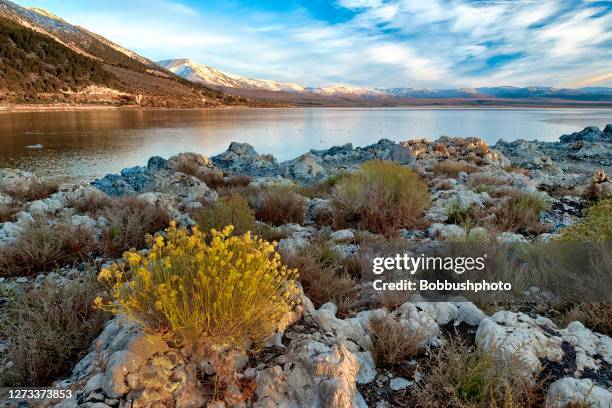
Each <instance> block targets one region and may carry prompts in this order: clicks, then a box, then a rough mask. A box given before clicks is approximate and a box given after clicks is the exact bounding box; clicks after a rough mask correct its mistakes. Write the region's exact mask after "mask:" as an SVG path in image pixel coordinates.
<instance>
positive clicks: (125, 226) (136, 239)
mask: <svg viewBox="0 0 612 408" xmlns="http://www.w3.org/2000/svg"><path fill="white" fill-rule="evenodd" d="M101 215H102V216H104V217H105V218H106V219H107V220H108V224H107V226H106V228H105V229H104V232H103V234H102V239H101V240H100V243H99V248H100V251H101V252H102V253H103V254H105V255H106V256H109V257H119V256H121V255H122V254H123V253H124V252H125V251H127V250H130V249H132V248H143V247H144V246H145V244H146V242H145V236H146V234H153V233H155V232H157V231H160V230H162V229H164V228H165V227H167V226H168V223H169V222H170V219H171V218H170V214H168V212H167V211H166V210H165V209H163V208H160V207H158V206H156V205H153V204H150V203H148V202H146V201H144V200H141V199H138V198H136V197H123V198H118V199H115V200H112V201H111V202H110V203H109V205H108V206H106V207H104V209H103V210H102V211H101Z"/></svg>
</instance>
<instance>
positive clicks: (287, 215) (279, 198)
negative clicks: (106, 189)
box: [255, 186, 305, 225]
mask: <svg viewBox="0 0 612 408" xmlns="http://www.w3.org/2000/svg"><path fill="white" fill-rule="evenodd" d="M304 213H305V208H304V198H303V197H302V196H301V195H299V194H297V193H296V192H294V191H293V189H291V188H290V187H284V186H274V187H269V188H267V189H265V190H263V191H262V192H261V193H260V195H259V197H257V201H256V204H255V216H256V217H257V219H258V220H260V221H263V222H265V223H268V224H272V225H282V224H289V223H295V224H303V223H304Z"/></svg>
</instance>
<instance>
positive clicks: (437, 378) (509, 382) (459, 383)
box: [406, 340, 545, 408]
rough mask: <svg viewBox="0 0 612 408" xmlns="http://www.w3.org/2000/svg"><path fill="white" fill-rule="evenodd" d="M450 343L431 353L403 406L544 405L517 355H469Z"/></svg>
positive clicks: (480, 352)
mask: <svg viewBox="0 0 612 408" xmlns="http://www.w3.org/2000/svg"><path fill="white" fill-rule="evenodd" d="M466 350H468V348H467V346H466V345H465V344H463V343H462V342H460V341H457V340H451V341H450V342H449V343H448V344H447V345H445V346H443V347H442V348H440V349H438V350H437V351H435V352H434V354H433V356H432V358H431V361H430V362H429V367H428V370H427V371H426V374H425V376H424V378H423V379H422V380H421V381H419V382H418V383H417V384H416V386H415V389H414V390H413V395H411V396H408V397H407V399H409V401H406V403H407V404H410V405H414V406H419V407H426V408H429V407H431V408H434V407H436V408H437V407H449V406H452V407H460V408H489V407H499V408H502V407H503V408H514V407H516V408H518V407H522V408H526V407H529V408H530V407H534V408H535V407H541V406H543V405H544V399H545V396H544V390H543V384H542V382H541V381H537V380H533V379H532V378H531V375H530V374H528V372H529V371H528V370H526V369H525V367H524V364H525V363H524V362H523V361H522V360H521V359H520V356H519V355H518V354H508V353H505V354H504V355H503V356H501V355H498V354H499V353H497V352H496V350H494V349H492V350H490V351H484V350H481V349H477V350H475V351H472V352H469V351H466Z"/></svg>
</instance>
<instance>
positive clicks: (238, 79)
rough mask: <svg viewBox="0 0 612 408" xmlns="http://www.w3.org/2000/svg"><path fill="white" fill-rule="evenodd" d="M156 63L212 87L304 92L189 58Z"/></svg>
mask: <svg viewBox="0 0 612 408" xmlns="http://www.w3.org/2000/svg"><path fill="white" fill-rule="evenodd" d="M157 63H158V64H159V65H161V66H162V67H164V68H166V69H167V70H169V71H171V72H173V73H175V74H177V75H179V76H182V77H183V78H185V79H188V80H190V81H193V82H199V83H201V84H204V85H208V86H210V87H214V88H235V89H245V90H261V91H273V92H278V91H284V92H304V87H303V86H301V85H298V84H293V83H287V82H278V81H271V80H265V79H253V78H247V77H243V76H240V75H233V74H228V73H226V72H223V71H220V70H218V69H216V68H212V67H209V66H206V65H203V64H200V63H198V62H195V61H192V60H190V59H170V60H164V61H158V62H157Z"/></svg>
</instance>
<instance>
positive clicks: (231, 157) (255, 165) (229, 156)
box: [210, 142, 280, 176]
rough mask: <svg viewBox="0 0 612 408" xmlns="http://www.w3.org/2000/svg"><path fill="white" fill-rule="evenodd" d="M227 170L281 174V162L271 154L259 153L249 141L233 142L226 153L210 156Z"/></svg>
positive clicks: (216, 163)
mask: <svg viewBox="0 0 612 408" xmlns="http://www.w3.org/2000/svg"><path fill="white" fill-rule="evenodd" d="M210 159H211V160H212V162H213V163H214V164H215V165H216V166H218V167H219V168H221V169H223V170H225V171H231V172H236V173H242V174H247V175H250V176H273V175H278V174H280V172H279V170H280V167H279V164H278V161H276V159H275V158H274V157H273V156H271V155H260V154H258V153H257V152H256V151H255V149H254V148H253V146H251V145H250V144H248V143H238V142H232V143H231V144H230V146H229V148H228V149H227V151H225V152H224V153H221V154H219V155H217V156H213V157H211V158H210Z"/></svg>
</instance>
